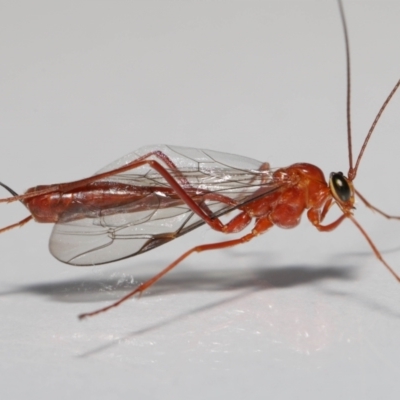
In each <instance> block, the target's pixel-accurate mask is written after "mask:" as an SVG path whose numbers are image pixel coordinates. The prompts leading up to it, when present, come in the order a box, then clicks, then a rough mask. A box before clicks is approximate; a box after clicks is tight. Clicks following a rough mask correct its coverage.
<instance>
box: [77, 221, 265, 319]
mask: <svg viewBox="0 0 400 400" xmlns="http://www.w3.org/2000/svg"><path fill="white" fill-rule="evenodd" d="M239 215H241V214H239ZM243 219H245V218H244V217H243ZM235 220H236V218H234V219H233V220H232V221H231V222H233V221H235ZM227 226H229V223H228V224H227ZM272 226H273V224H272V222H270V221H269V219H268V218H267V217H265V218H260V219H259V220H257V223H256V225H255V227H254V228H253V230H252V231H251V232H250V233H248V234H247V235H244V236H242V237H241V238H238V239H233V240H227V241H225V242H220V243H210V244H203V245H200V246H196V247H193V248H192V249H190V250H188V251H187V252H186V253H183V254H182V255H181V256H180V257H179V258H177V259H176V260H175V261H174V262H172V263H171V264H169V265H168V266H167V267H166V268H164V269H163V270H162V271H161V272H159V273H158V274H157V275H155V276H153V277H152V278H150V279H149V280H147V281H146V282H144V283H142V284H140V285H139V286H138V287H137V288H136V289H135V290H133V291H132V292H130V293H128V294H127V295H125V296H124V297H122V298H121V299H119V300H118V301H116V302H115V303H112V304H110V305H109V306H107V307H103V308H100V309H98V310H96V311H92V312H89V313H85V314H81V315H79V319H83V318H86V317H92V316H93V315H97V314H100V313H102V312H105V311H108V310H110V309H111V308H114V307H117V306H119V305H120V304H121V303H123V302H124V301H126V300H128V299H130V298H131V297H132V296H134V295H135V294H141V293H143V292H144V291H145V290H146V289H148V288H149V287H150V286H152V285H153V284H154V283H156V282H157V281H158V280H159V279H160V278H162V277H163V276H164V275H165V274H167V273H168V272H169V271H171V270H172V269H173V268H174V267H176V266H177V265H178V264H180V263H181V262H182V261H183V260H184V259H185V258H187V257H189V256H190V255H191V254H193V253H201V252H202V251H208V250H218V249H225V248H227V247H232V246H236V245H238V244H242V243H246V242H249V241H250V240H251V239H253V238H254V237H256V236H258V235H259V234H261V233H263V232H265V231H266V230H267V229H269V228H270V227H272ZM235 228H236V225H234V224H233V225H232V229H235Z"/></svg>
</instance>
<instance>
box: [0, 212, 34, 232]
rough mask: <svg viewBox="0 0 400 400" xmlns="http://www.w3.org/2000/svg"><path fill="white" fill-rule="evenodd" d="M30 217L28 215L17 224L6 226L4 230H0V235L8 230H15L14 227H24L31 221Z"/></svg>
mask: <svg viewBox="0 0 400 400" xmlns="http://www.w3.org/2000/svg"><path fill="white" fill-rule="evenodd" d="M32 218H33V217H32V215H30V216H29V217H26V218H24V219H23V220H22V221H19V222H17V223H16V224H12V225H8V226H6V227H5V228H1V229H0V233H3V232H5V231H8V230H9V229H12V228H16V227H18V226H19V227H21V226H24V225H25V224H26V223H27V222H29V221H30V220H31V219H32Z"/></svg>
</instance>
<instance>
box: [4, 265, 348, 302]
mask: <svg viewBox="0 0 400 400" xmlns="http://www.w3.org/2000/svg"><path fill="white" fill-rule="evenodd" d="M152 276H153V275H152V274H149V273H144V274H143V273H140V274H137V275H136V274H135V279H133V278H132V275H131V274H127V273H126V272H124V273H115V272H113V275H112V276H111V277H107V278H105V277H104V274H103V275H101V276H98V275H96V276H95V277H93V276H91V277H90V278H88V277H87V276H86V277H85V278H83V279H79V280H77V279H74V280H69V281H62V282H50V283H37V284H32V285H24V286H19V287H16V288H14V289H11V290H8V291H3V292H1V293H0V296H6V295H12V294H24V293H25V294H34V295H39V296H46V297H49V298H50V299H51V300H53V301H58V302H69V303H77V302H79V303H83V302H100V301H112V300H117V299H120V298H121V297H122V296H124V295H125V294H127V293H129V291H131V290H133V289H134V288H135V287H136V286H137V285H138V284H140V283H142V282H145V281H146V280H148V279H150V278H151V277H152ZM354 279H355V273H354V268H353V267H344V266H343V265H341V266H334V265H332V266H329V267H326V266H325V267H310V266H303V265H295V266H293V265H288V266H279V267H269V268H265V267H256V268H245V269H242V270H237V269H234V270H232V269H229V268H218V269H213V270H210V269H207V270H206V271H199V270H197V271H174V272H173V273H170V274H168V275H166V276H165V277H163V278H162V279H161V280H160V281H159V282H157V283H156V284H155V285H154V286H152V287H151V288H150V289H148V290H147V291H146V292H145V293H144V294H143V296H159V295H166V294H171V293H180V292H193V291H233V290H240V289H251V288H253V289H254V290H260V289H263V290H268V289H285V288H290V287H294V286H302V285H311V284H315V283H318V282H322V281H325V280H341V281H343V280H346V281H348V280H354Z"/></svg>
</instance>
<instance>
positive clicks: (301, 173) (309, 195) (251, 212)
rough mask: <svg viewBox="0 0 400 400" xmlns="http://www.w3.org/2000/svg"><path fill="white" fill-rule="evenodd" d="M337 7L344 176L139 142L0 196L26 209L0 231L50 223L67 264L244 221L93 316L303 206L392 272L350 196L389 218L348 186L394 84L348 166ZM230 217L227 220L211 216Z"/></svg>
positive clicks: (109, 257)
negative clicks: (197, 255)
mask: <svg viewBox="0 0 400 400" xmlns="http://www.w3.org/2000/svg"><path fill="white" fill-rule="evenodd" d="M339 7H340V13H341V17H342V22H343V27H344V31H345V37H346V50H347V63H348V64H347V66H348V75H347V76H348V94H347V116H348V150H349V164H350V165H349V172H348V176H347V177H346V176H344V175H343V174H342V173H341V172H336V173H332V174H331V175H330V178H329V182H328V183H327V182H326V180H325V178H324V175H323V173H322V171H321V170H320V169H319V168H318V167H316V166H314V165H311V164H307V163H297V164H293V165H291V166H289V167H286V168H279V169H271V168H270V166H269V164H268V163H261V162H258V161H256V160H252V159H249V158H246V157H241V156H236V155H231V154H225V153H220V152H215V151H211V150H199V149H192V148H184V147H177V146H166V145H160V146H149V147H145V148H142V149H140V150H138V151H136V152H134V153H131V154H128V155H127V156H125V157H123V158H121V159H119V160H117V161H115V162H114V163H112V164H110V165H109V166H107V167H106V168H104V169H103V170H101V171H99V172H98V173H97V174H96V175H94V176H92V177H89V178H86V179H82V180H79V181H75V182H69V183H62V184H55V185H46V186H37V187H34V188H31V189H29V190H28V191H27V192H26V193H25V194H23V195H18V194H16V193H15V192H14V191H13V190H12V189H10V188H9V187H7V186H6V185H4V184H1V185H2V186H3V187H4V188H6V189H7V190H9V191H10V192H11V193H12V194H13V197H10V198H5V199H0V202H12V201H18V200H19V201H21V202H22V204H24V205H25V206H26V208H27V209H28V210H29V212H30V216H28V217H27V218H25V219H23V220H22V221H20V222H18V223H16V224H13V225H10V226H8V227H5V228H3V229H0V232H4V231H6V230H8V229H11V228H14V227H17V226H22V225H24V224H25V223H27V222H28V221H30V220H31V219H33V220H35V221H37V222H43V223H55V226H54V229H53V232H52V235H51V238H50V251H51V253H52V254H53V255H54V256H55V257H56V258H57V259H59V260H60V261H62V262H65V263H68V264H72V265H78V266H83V265H98V264H104V263H108V262H112V261H116V260H120V259H124V258H127V257H131V256H133V255H137V254H140V253H143V252H145V251H148V250H151V249H153V248H155V247H157V246H159V245H161V244H164V243H166V242H169V241H171V240H173V239H175V238H177V237H179V236H181V235H183V234H185V233H187V232H190V231H191V230H193V229H195V228H197V227H198V226H200V225H203V224H207V225H209V226H210V227H211V228H213V229H215V230H217V231H219V232H222V233H227V234H228V233H238V232H241V231H242V230H243V229H244V228H246V227H247V226H248V225H249V224H250V223H252V222H253V224H254V225H253V228H252V229H251V231H250V232H249V233H247V234H245V235H243V236H242V237H240V238H238V239H232V240H227V241H223V242H220V243H211V244H204V245H200V246H196V247H193V248H192V249H190V250H188V251H187V252H185V253H184V254H182V255H181V256H180V257H179V258H178V259H176V260H175V261H174V262H173V263H171V264H170V265H168V266H167V267H166V268H165V269H163V270H162V271H161V272H160V273H158V274H157V275H155V276H154V277H152V278H151V279H149V280H148V281H146V282H145V283H143V284H141V285H139V286H138V287H137V288H136V289H135V290H133V291H132V292H130V293H128V294H127V295H126V296H124V297H123V298H122V299H120V300H118V301H117V302H115V303H113V304H111V305H109V306H107V307H104V308H102V309H99V310H96V311H94V312H91V313H87V314H82V315H81V316H80V318H83V317H87V316H91V315H95V314H98V313H100V312H103V311H106V310H108V309H110V308H112V307H115V306H117V305H119V304H120V303H122V302H123V301H125V300H127V299H128V298H130V297H132V296H133V295H135V294H137V293H141V292H143V291H144V290H146V289H147V288H148V287H150V286H151V285H152V284H154V283H155V282H156V281H157V280H159V279H160V278H161V277H162V276H163V275H165V274H166V273H167V272H168V271H170V270H171V269H172V268H174V267H175V266H176V265H177V264H179V263H180V262H181V261H182V260H184V259H185V258H186V257H188V256H189V255H190V254H192V253H194V252H201V251H207V250H215V249H222V248H226V247H231V246H235V245H237V244H241V243H245V242H248V241H250V240H251V239H253V238H254V237H256V236H258V235H260V234H262V233H264V232H265V231H267V230H268V229H270V228H271V227H273V226H274V225H276V226H278V227H281V228H294V227H295V226H297V225H298V224H299V222H300V219H301V216H302V214H303V212H304V211H305V210H307V218H308V219H309V221H310V222H311V223H312V224H313V225H314V226H315V227H316V228H317V229H318V230H319V231H331V230H333V229H335V228H336V227H338V226H339V225H340V223H341V222H342V221H344V220H345V219H346V218H349V219H350V220H351V221H352V222H353V223H354V224H355V225H356V226H357V228H358V229H359V230H360V232H361V233H362V234H363V236H364V237H365V238H366V240H367V241H368V243H369V245H370V246H371V248H372V250H373V252H374V253H375V255H376V256H377V257H378V259H379V260H380V261H381V262H382V263H383V264H384V265H385V266H386V268H387V269H388V270H389V271H390V272H391V273H392V275H393V276H394V277H395V278H396V279H397V280H398V281H400V277H399V275H397V273H396V272H395V271H394V270H393V269H392V268H391V267H390V266H389V265H388V264H387V263H386V261H385V260H384V259H383V258H382V256H381V254H380V252H379V251H378V249H377V248H376V246H375V245H374V243H373V242H372V240H371V239H370V238H369V236H368V235H367V233H366V232H365V231H364V229H363V228H362V227H361V226H360V225H359V223H358V222H357V221H356V220H355V219H354V217H353V209H354V199H355V195H357V196H358V197H359V198H360V199H361V201H362V202H363V203H364V204H365V205H366V206H367V207H369V208H371V209H373V210H375V211H377V212H379V213H380V214H382V215H383V216H385V217H386V218H396V219H399V217H394V216H390V215H387V214H385V213H384V212H382V211H380V210H379V209H377V208H376V207H374V206H372V205H371V204H370V203H368V201H367V200H366V199H365V198H364V197H363V196H361V194H360V193H359V192H357V191H356V190H355V189H354V187H353V180H354V179H355V177H356V173H357V169H358V166H359V163H360V160H361V158H362V155H363V153H364V150H365V148H366V146H367V144H368V141H369V139H370V137H371V134H372V132H373V130H374V128H375V126H376V123H377V122H378V120H379V118H380V116H381V114H382V112H383V110H384V109H385V107H386V106H387V104H388V103H389V101H390V99H391V98H392V96H393V95H394V93H395V91H396V90H397V88H398V87H399V86H400V81H398V82H397V84H396V85H395V87H394V88H393V90H392V91H391V93H390V94H389V96H388V98H387V99H386V101H385V102H384V104H383V105H382V107H381V109H380V110H379V112H378V114H377V116H376V118H375V121H374V122H373V124H372V126H371V128H370V131H369V132H368V134H367V137H366V139H365V141H364V144H363V146H362V148H361V151H360V153H359V155H358V158H357V161H356V163H355V166H353V160H352V144H351V129H350V73H349V47H348V38H347V29H346V24H345V20H344V14H343V9H342V5H341V2H340V1H339ZM334 204H337V205H338V207H339V208H340V210H341V211H342V214H341V216H339V217H338V218H337V219H336V220H335V221H333V222H332V223H330V224H328V225H323V221H324V218H325V216H326V215H327V213H328V211H329V209H330V208H331V206H332V205H334ZM231 211H236V215H235V216H234V217H233V218H232V219H231V220H229V221H228V222H227V223H223V222H222V220H221V216H224V215H226V214H227V213H229V212H231Z"/></svg>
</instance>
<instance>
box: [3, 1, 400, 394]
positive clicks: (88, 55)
mask: <svg viewBox="0 0 400 400" xmlns="http://www.w3.org/2000/svg"><path fill="white" fill-rule="evenodd" d="M345 9H346V15H347V20H348V25H349V33H350V39H351V57H352V68H353V69H352V71H353V86H352V89H353V94H354V96H353V113H352V116H353V128H354V142H355V144H354V145H355V153H357V151H358V149H359V146H360V145H361V143H362V140H363V138H364V136H365V134H366V132H367V131H368V128H369V126H370V124H371V122H372V120H373V119H374V117H375V115H376V112H377V111H378V109H379V107H380V106H381V104H382V102H383V100H384V99H385V97H386V96H387V94H388V93H389V91H390V90H391V88H392V87H393V85H394V84H395V82H396V80H397V79H399V78H400V51H399V40H398V39H399V37H400V24H399V23H398V16H399V15H400V3H399V2H384V1H374V2H373V1H372V2H366V1H364V2H355V1H345ZM344 71H345V59H344V45H343V33H342V28H341V23H340V20H339V13H338V8H337V4H336V3H335V1H334V0H329V1H328V0H324V1H279V2H271V1H259V2H255V1H209V2H206V1H174V2H172V1H171V2H170V1H102V2H100V1H87V0H85V1H79V2H78V1H65V2H62V1H61V2H60V1H58V2H52V1H36V2H29V1H19V2H18V1H1V2H0V135H1V136H0V137H1V142H0V143H1V145H0V171H1V172H0V180H1V181H2V182H4V183H6V184H8V185H9V186H11V187H12V188H13V189H14V190H16V191H18V192H23V191H24V190H26V189H27V188H28V187H31V186H35V185H38V184H47V183H56V182H63V181H70V180H74V179H79V178H83V177H86V176H89V175H91V174H93V173H94V172H95V171H96V170H98V169H100V168H102V167H103V166H104V165H106V164H108V163H109V162H111V161H113V160H114V159H116V158H119V157H120V156H122V155H124V154H125V153H128V152H130V151H133V150H134V149H137V148H139V147H141V146H143V145H148V144H156V143H168V144H174V145H181V146H192V147H199V148H210V149H214V150H219V151H225V152H230V153H238V154H242V155H244V156H248V157H253V158H256V159H259V160H262V161H269V162H270V163H271V164H272V165H273V166H286V165H290V164H291V163H294V162H301V161H304V162H310V163H314V164H316V165H318V166H320V167H321V168H322V169H323V171H324V172H325V173H326V174H329V172H331V171H338V170H343V171H344V172H347V169H348V159H347V153H346V152H347V144H346V139H345V134H346V122H345V74H344ZM399 107H400V95H399V94H398V95H397V96H396V98H395V99H394V100H393V101H392V103H391V104H390V106H389V107H388V109H387V110H386V112H385V114H384V116H383V118H382V121H381V122H380V123H379V126H378V128H377V130H376V133H375V135H374V137H373V139H372V140H371V143H370V145H369V147H368V149H367V151H366V153H365V157H364V159H363V161H362V164H361V167H360V170H359V175H358V176H357V179H356V181H355V184H356V186H357V188H358V189H359V190H360V192H361V193H363V194H364V195H365V196H366V197H367V198H368V199H369V200H370V201H371V202H372V203H373V204H376V205H377V206H379V207H381V208H383V209H384V210H386V211H388V212H392V213H400V209H399V197H400V190H399V180H398V170H399V168H400V161H399V157H398V154H399V148H400V147H399V142H400V140H399V134H398V133H399V130H400V113H399V111H398V110H399ZM1 193H2V194H1V196H2V197H5V196H7V193H6V191H5V190H2V191H1ZM26 215H27V214H26V210H24V209H23V207H22V206H21V204H9V205H7V204H0V221H1V225H2V226H5V225H7V224H10V223H12V222H15V221H18V220H19V219H22V218H24V217H25V216H26ZM334 215H338V214H337V213H335V212H333V214H332V216H331V217H330V218H329V219H333V218H334ZM356 215H357V218H358V220H359V221H360V223H361V224H362V225H363V226H364V227H365V229H366V230H367V231H368V232H369V233H370V235H371V237H372V238H373V240H374V241H375V243H376V245H377V246H378V248H379V249H380V250H381V251H382V252H383V254H384V256H385V257H386V259H387V260H388V261H389V262H390V263H391V265H393V267H394V268H395V269H397V271H398V272H399V273H400V242H399V234H400V225H399V224H398V223H397V222H396V221H387V220H385V219H383V218H381V217H380V216H378V215H374V214H373V213H371V212H370V211H369V210H366V209H365V207H364V206H363V205H362V204H358V205H357V213H356ZM50 232H51V226H47V225H39V224H35V223H32V222H31V223H29V224H28V225H27V226H25V227H24V228H22V229H16V230H14V231H10V232H7V233H4V234H2V235H1V237H0V249H1V254H0V265H1V268H0V270H1V272H0V274H1V275H0V317H1V322H0V324H1V326H0V396H1V398H4V399H5V398H7V399H18V398H21V399H22V398H24V399H26V398H30V399H54V398H57V399H67V398H68V399H70V398H78V397H79V398H85V399H106V398H107V399H108V398H116V397H117V396H119V398H122V396H124V398H128V396H129V398H135V399H136V398H137V399H155V398H157V399H160V398H162V399H200V398H201V399H203V398H207V399H222V398H226V399H228V398H229V399H242V398H244V397H247V398H251V399H263V398H270V399H278V398H279V399H294V398H307V399H317V398H318V399H320V398H324V399H338V398H352V399H377V398H386V399H394V398H398V376H399V373H400V362H399V360H400V346H399V341H400V285H399V284H398V283H396V281H395V280H394V279H393V277H392V276H390V275H389V273H388V272H387V271H386V270H385V268H384V267H382V265H381V264H380V263H379V262H378V261H377V259H376V258H375V257H374V256H373V255H372V253H371V251H370V249H369V247H368V244H367V243H366V241H365V239H364V238H363V237H362V236H361V234H360V233H359V232H358V231H357V230H356V228H355V227H354V226H352V224H351V223H350V222H349V221H346V222H344V223H343V224H342V226H341V227H340V228H338V229H337V230H336V231H334V232H332V233H329V234H322V233H319V232H317V231H316V230H315V229H314V228H313V227H312V226H311V225H310V224H309V223H308V221H307V219H306V218H304V220H303V221H302V224H301V225H300V226H299V227H298V228H297V229H294V230H290V231H285V230H279V229H277V228H275V229H272V230H271V232H268V233H266V234H265V235H264V236H262V237H260V238H258V239H256V240H254V242H253V243H249V244H247V245H246V246H243V247H240V248H239V247H238V248H235V249H232V250H227V251H218V252H213V253H209V254H201V255H194V256H193V257H191V258H190V259H188V260H187V261H185V262H184V263H182V265H180V266H179V267H177V269H176V270H175V271H174V272H172V273H170V274H169V275H168V276H167V277H166V278H165V279H163V280H162V281H161V282H160V283H159V284H157V285H156V286H154V287H153V288H152V289H151V290H149V291H148V293H146V294H145V295H143V296H142V298H141V299H140V300H138V299H133V300H131V301H129V302H127V303H125V304H124V305H122V306H121V307H119V308H118V309H115V310H113V311H111V312H108V313H106V314H104V315H101V316H98V317H96V318H92V319H90V320H87V321H84V322H79V321H78V320H77V318H76V316H77V314H79V313H81V312H85V311H91V310H94V309H96V308H99V307H102V306H105V305H107V304H109V303H110V302H111V301H113V300H116V299H118V298H119V297H121V296H122V295H123V294H125V293H127V292H128V291H129V290H130V289H131V288H132V287H133V285H135V284H137V283H138V282H141V281H143V280H145V279H147V278H149V277H150V276H152V275H153V274H154V273H156V272H157V271H159V270H160V269H161V268H163V267H164V266H166V265H167V264H168V263H169V262H171V261H172V260H173V259H174V258H175V257H177V256H178V255H180V254H181V253H182V252H183V251H185V250H187V249H188V248H189V247H191V246H193V245H196V244H199V243H204V242H212V241H218V240H223V237H221V235H220V234H217V233H214V232H212V231H211V229H209V228H207V227H203V228H200V229H198V230H196V231H194V232H192V233H190V234H188V235H187V236H186V237H183V238H180V239H179V240H177V241H176V242H174V243H170V244H168V245H165V246H162V247H160V248H157V249H155V250H153V251H151V252H149V253H146V254H144V255H141V256H139V257H137V258H131V259H128V260H125V261H122V262H118V263H115V264H110V265H105V266H100V267H94V268H76V267H71V266H68V265H63V264H61V263H59V262H58V261H56V260H55V259H54V258H52V257H51V255H50V254H49V252H48V250H47V240H48V237H49V235H50Z"/></svg>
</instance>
